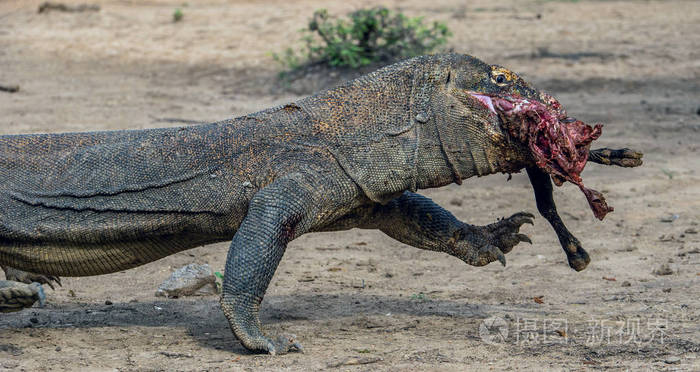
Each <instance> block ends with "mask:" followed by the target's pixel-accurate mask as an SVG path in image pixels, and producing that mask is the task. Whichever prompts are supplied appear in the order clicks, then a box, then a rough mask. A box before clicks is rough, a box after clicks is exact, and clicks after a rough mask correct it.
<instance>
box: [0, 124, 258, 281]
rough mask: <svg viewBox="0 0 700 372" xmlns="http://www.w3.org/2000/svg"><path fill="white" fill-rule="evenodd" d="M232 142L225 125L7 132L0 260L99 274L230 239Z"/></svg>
mask: <svg viewBox="0 0 700 372" xmlns="http://www.w3.org/2000/svg"><path fill="white" fill-rule="evenodd" d="M235 137H236V136H235V128H234V127H233V126H231V125H226V123H215V124H207V125H200V126H193V127H182V128H163V129H152V130H133V131H109V132H92V133H62V134H36V135H14V136H0V264H3V265H9V266H12V267H16V268H19V269H23V270H27V271H32V272H42V273H47V274H53V275H63V276H78V275H95V274H101V273H105V272H112V271H116V270H123V269H125V268H128V267H133V266H137V265H140V264H143V263H146V262H150V261H153V260H154V259H158V258H160V257H163V256H166V255H169V254H172V253H174V252H176V251H179V250H182V249H187V248H191V247H193V246H197V245H201V244H204V243H207V242H211V241H217V240H223V239H229V238H230V237H231V235H232V234H233V233H235V231H226V230H227V228H229V230H230V226H228V225H227V224H226V222H230V221H227V219H226V218H222V216H230V215H231V213H235V211H234V209H235V205H236V198H240V197H241V195H240V193H241V191H240V190H241V189H242V188H244V187H242V186H241V183H242V182H240V180H238V179H237V178H236V177H234V176H232V174H233V173H234V172H232V171H231V169H230V167H231V166H232V164H235V160H236V157H237V154H236V153H234V152H232V151H231V150H230V149H231V148H232V146H230V145H231V143H232V142H235V141H236V138H235ZM233 148H235V146H234V147H233ZM237 190H238V192H237ZM241 218H242V217H241ZM222 220H224V221H223V222H222ZM202 226H206V228H207V229H208V234H203V233H202V231H200V230H201V228H202ZM217 227H218V230H219V231H218V235H220V236H217V234H214V235H212V234H211V230H212V228H213V229H214V230H216V229H217ZM69 262H70V264H69ZM69 266H70V268H69Z"/></svg>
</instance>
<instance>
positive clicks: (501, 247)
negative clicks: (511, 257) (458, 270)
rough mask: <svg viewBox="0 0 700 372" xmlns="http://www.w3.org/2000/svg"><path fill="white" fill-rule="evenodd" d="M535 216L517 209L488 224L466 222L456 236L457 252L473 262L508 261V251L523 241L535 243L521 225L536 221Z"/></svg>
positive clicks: (480, 264) (462, 258)
mask: <svg viewBox="0 0 700 372" xmlns="http://www.w3.org/2000/svg"><path fill="white" fill-rule="evenodd" d="M533 218H535V216H533V215H532V214H530V213H527V212H520V213H516V214H514V215H512V216H510V217H508V218H503V219H501V220H499V221H498V222H494V223H492V224H490V225H486V226H472V225H465V226H464V228H463V229H462V230H461V231H460V235H461V236H460V237H458V238H457V239H456V243H455V249H454V253H452V254H453V255H454V256H456V257H458V258H460V259H461V260H462V261H464V262H466V263H468V264H470V265H473V266H484V265H487V264H489V263H491V262H494V261H496V260H498V261H499V262H500V263H501V264H502V265H503V266H505V265H506V256H505V254H506V253H508V252H510V251H511V250H513V247H515V246H516V245H518V244H519V243H521V242H527V243H530V244H532V241H531V240H530V238H529V237H528V236H527V235H525V234H520V233H519V231H520V227H521V226H522V225H524V224H526V223H529V224H531V225H533V224H534V223H533Z"/></svg>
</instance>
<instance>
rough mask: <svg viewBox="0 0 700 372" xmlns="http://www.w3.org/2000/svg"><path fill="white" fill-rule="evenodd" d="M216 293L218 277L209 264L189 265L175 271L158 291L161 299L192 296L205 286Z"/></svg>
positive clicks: (157, 293) (157, 294)
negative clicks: (211, 288)
mask: <svg viewBox="0 0 700 372" xmlns="http://www.w3.org/2000/svg"><path fill="white" fill-rule="evenodd" d="M207 285H208V286H209V287H213V289H214V293H216V276H214V271H212V269H211V267H210V266H209V265H207V264H204V265H200V264H194V263H192V264H189V265H185V266H183V267H181V268H179V269H177V270H175V271H174V272H173V273H172V274H171V275H170V277H169V278H168V279H166V280H165V281H164V282H163V283H162V284H161V285H160V286H159V287H158V290H157V291H156V296H159V297H180V296H192V295H194V294H195V293H196V292H197V291H198V290H199V289H201V288H202V287H204V286H207Z"/></svg>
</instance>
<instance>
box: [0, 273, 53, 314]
mask: <svg viewBox="0 0 700 372" xmlns="http://www.w3.org/2000/svg"><path fill="white" fill-rule="evenodd" d="M37 301H39V306H44V304H45V303H46V295H44V289H43V288H42V287H41V284H39V283H36V282H35V283H30V284H26V283H20V282H15V281H10V280H0V313H11V312H15V311H20V310H22V309H24V308H28V307H32V305H34V303H35V302H37Z"/></svg>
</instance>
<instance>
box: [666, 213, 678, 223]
mask: <svg viewBox="0 0 700 372" xmlns="http://www.w3.org/2000/svg"><path fill="white" fill-rule="evenodd" d="M679 217H680V216H679V215H677V214H672V215H670V216H667V217H663V218H662V219H661V222H667V223H671V222H673V221H675V220H677V219H678V218H679Z"/></svg>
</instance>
